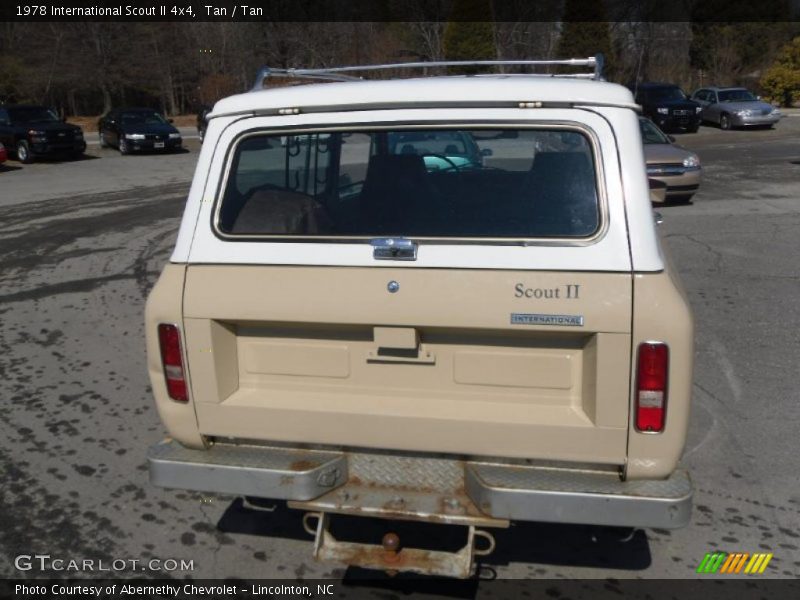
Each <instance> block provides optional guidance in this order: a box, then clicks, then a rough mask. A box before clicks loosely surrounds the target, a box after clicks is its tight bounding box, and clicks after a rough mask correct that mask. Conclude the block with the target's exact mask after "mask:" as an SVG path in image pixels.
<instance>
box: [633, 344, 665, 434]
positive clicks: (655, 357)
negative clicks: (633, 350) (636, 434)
mask: <svg viewBox="0 0 800 600" xmlns="http://www.w3.org/2000/svg"><path fill="white" fill-rule="evenodd" d="M637 364H638V367H637V374H636V429H637V430H638V431H644V432H651V433H660V432H661V431H664V422H665V421H666V415H667V378H668V373H669V347H667V345H666V344H664V343H661V342H645V343H643V344H640V345H639V356H638V363H637Z"/></svg>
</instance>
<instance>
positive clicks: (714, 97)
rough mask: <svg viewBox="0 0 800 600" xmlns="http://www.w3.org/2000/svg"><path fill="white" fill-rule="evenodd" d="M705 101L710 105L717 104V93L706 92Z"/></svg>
mask: <svg viewBox="0 0 800 600" xmlns="http://www.w3.org/2000/svg"><path fill="white" fill-rule="evenodd" d="M707 100H708V101H709V102H711V103H712V104H716V103H717V102H719V100H718V99H717V92H711V91H710V92H708V98H707Z"/></svg>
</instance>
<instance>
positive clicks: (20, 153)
mask: <svg viewBox="0 0 800 600" xmlns="http://www.w3.org/2000/svg"><path fill="white" fill-rule="evenodd" d="M17 160H18V161H19V162H21V163H23V164H26V165H27V164H30V163H32V162H33V157H32V156H31V149H30V146H28V142H26V141H25V140H21V141H19V142H17Z"/></svg>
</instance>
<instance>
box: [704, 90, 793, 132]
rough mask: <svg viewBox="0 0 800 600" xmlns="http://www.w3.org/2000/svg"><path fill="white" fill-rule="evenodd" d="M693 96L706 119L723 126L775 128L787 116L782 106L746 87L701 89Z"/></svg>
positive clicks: (729, 127) (722, 127) (728, 127)
mask: <svg viewBox="0 0 800 600" xmlns="http://www.w3.org/2000/svg"><path fill="white" fill-rule="evenodd" d="M692 98H693V99H694V100H696V101H697V102H698V103H699V104H700V105H701V106H702V107H703V112H702V113H701V115H702V118H703V121H707V122H709V123H716V124H717V125H719V126H720V129H731V128H733V127H772V126H773V125H775V123H777V122H778V121H780V120H781V117H782V116H783V115H782V114H781V111H780V110H779V109H778V108H775V107H774V106H772V105H771V104H769V103H767V102H764V101H763V100H761V99H760V98H759V97H758V96H756V95H755V94H753V93H752V92H751V91H750V90H748V89H747V88H742V87H728V88H723V87H707V88H701V89H699V90H697V91H696V92H695V93H694V94H692Z"/></svg>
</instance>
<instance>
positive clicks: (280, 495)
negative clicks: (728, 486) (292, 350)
mask: <svg viewBox="0 0 800 600" xmlns="http://www.w3.org/2000/svg"><path fill="white" fill-rule="evenodd" d="M148 462H149V465H150V481H151V482H152V483H153V484H154V485H157V486H161V487H168V488H180V489H190V490H197V491H207V492H218V493H224V494H234V495H243V496H257V497H262V498H272V499H276V500H289V501H290V503H289V506H290V507H292V508H297V509H301V510H308V511H314V512H319V513H333V514H337V513H338V514H353V515H360V516H373V517H382V518H389V519H404V520H416V521H429V522H437V523H447V524H455V525H466V526H483V527H505V526H507V525H508V522H509V521H510V520H520V521H548V522H556V523H583V524H593V525H613V526H626V527H659V528H665V529H671V528H678V527H682V526H684V525H686V524H687V523H688V522H689V518H690V516H691V503H692V485H691V481H690V479H689V476H688V474H687V473H686V472H685V471H676V472H675V473H673V474H672V476H671V477H670V478H669V479H666V480H659V481H620V480H619V477H618V475H617V474H616V473H614V472H611V471H592V470H577V469H564V468H552V467H538V466H520V465H510V464H499V463H484V462H473V461H464V460H458V459H453V458H447V457H419V456H402V455H399V454H396V453H391V452H338V451H318V450H304V449H292V448H285V447H280V448H276V447H266V446H246V445H232V444H216V445H215V446H213V447H211V448H210V449H209V450H190V449H188V448H184V447H183V446H181V445H180V444H178V443H176V442H172V441H165V442H162V443H160V444H157V445H155V446H153V447H152V448H151V449H150V451H149V453H148Z"/></svg>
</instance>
